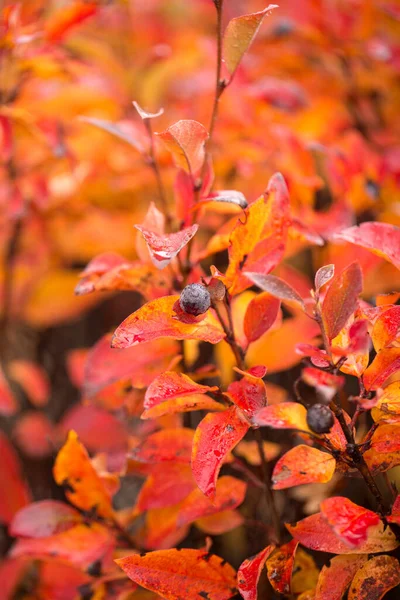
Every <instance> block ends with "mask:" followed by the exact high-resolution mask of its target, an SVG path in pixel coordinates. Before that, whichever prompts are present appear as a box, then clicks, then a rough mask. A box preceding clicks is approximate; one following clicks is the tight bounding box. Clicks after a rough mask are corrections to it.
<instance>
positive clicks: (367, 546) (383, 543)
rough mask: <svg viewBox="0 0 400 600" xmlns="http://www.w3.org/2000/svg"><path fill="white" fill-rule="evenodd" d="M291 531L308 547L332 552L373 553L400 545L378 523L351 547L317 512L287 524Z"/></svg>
mask: <svg viewBox="0 0 400 600" xmlns="http://www.w3.org/2000/svg"><path fill="white" fill-rule="evenodd" d="M286 528H287V529H288V531H289V533H290V534H291V535H292V536H293V537H294V538H295V539H296V540H298V541H299V542H300V544H302V545H303V546H305V547H306V548H310V549H311V550H318V551H320V552H331V553H332V554H370V553H371V554H373V553H374V552H376V553H378V552H390V551H391V550H394V549H395V548H397V547H398V546H399V545H400V542H398V541H397V540H396V536H395V535H394V533H392V532H391V531H390V529H389V528H385V526H384V525H383V524H382V523H378V525H375V526H373V527H370V528H369V530H368V538H367V540H366V541H365V542H363V543H362V544H361V545H360V546H357V548H350V547H349V546H348V545H347V544H345V543H343V542H342V541H341V540H340V539H339V538H338V536H337V535H336V534H335V533H334V532H333V531H332V529H331V527H330V525H329V524H328V523H327V521H326V520H325V519H324V517H323V516H322V513H317V514H315V515H311V516H310V517H306V518H305V519H302V520H301V521H298V522H297V523H296V525H289V524H286Z"/></svg>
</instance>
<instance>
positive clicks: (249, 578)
mask: <svg viewBox="0 0 400 600" xmlns="http://www.w3.org/2000/svg"><path fill="white" fill-rule="evenodd" d="M274 548H275V546H272V545H271V546H267V547H266V548H264V550H261V552H259V553H258V554H256V555H255V556H252V557H251V558H246V560H244V561H243V562H242V564H241V565H240V567H239V570H238V573H237V581H238V589H239V592H240V595H241V596H242V598H244V600H257V585H258V581H259V579H260V575H261V571H262V569H263V567H264V564H265V561H266V559H267V558H268V556H269V555H270V554H271V552H273V550H274Z"/></svg>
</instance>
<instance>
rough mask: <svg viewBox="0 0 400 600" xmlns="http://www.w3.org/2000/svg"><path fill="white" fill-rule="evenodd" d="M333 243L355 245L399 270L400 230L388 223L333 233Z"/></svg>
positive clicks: (369, 223)
mask: <svg viewBox="0 0 400 600" xmlns="http://www.w3.org/2000/svg"><path fill="white" fill-rule="evenodd" d="M331 239H332V240H333V241H344V242H350V243H352V244H356V245H357V246H361V247H362V248H366V249H367V250H371V252H373V253H374V254H377V255H378V256H381V257H382V258H385V259H386V260H388V261H389V262H391V263H392V264H393V265H394V266H395V267H397V268H398V269H400V260H399V248H400V229H399V228H398V227H396V226H395V225H391V224H389V223H376V222H368V223H361V225H358V226H355V227H349V228H348V229H344V230H343V231H341V232H339V233H335V234H334V235H333V236H332V238H331Z"/></svg>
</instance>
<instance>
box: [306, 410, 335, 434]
mask: <svg viewBox="0 0 400 600" xmlns="http://www.w3.org/2000/svg"><path fill="white" fill-rule="evenodd" d="M333 422H334V421H333V413H332V411H331V409H330V408H329V407H328V406H325V404H314V405H313V406H310V408H309V409H308V410H307V425H308V426H309V428H310V429H311V431H314V433H328V432H329V431H330V430H331V427H332V425H333Z"/></svg>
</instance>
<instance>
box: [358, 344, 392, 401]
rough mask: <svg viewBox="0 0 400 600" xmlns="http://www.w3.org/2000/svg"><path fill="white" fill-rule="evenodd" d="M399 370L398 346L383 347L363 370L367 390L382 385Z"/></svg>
mask: <svg viewBox="0 0 400 600" xmlns="http://www.w3.org/2000/svg"><path fill="white" fill-rule="evenodd" d="M398 370H400V348H384V349H383V350H381V351H380V352H378V354H377V355H376V356H375V358H374V360H373V361H372V363H371V364H370V365H369V367H368V368H367V369H366V370H365V371H364V375H363V382H364V386H365V389H366V390H368V391H371V390H376V389H377V388H379V387H382V386H383V384H384V383H385V381H386V380H387V379H388V377H390V375H393V373H396V371H398Z"/></svg>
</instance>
